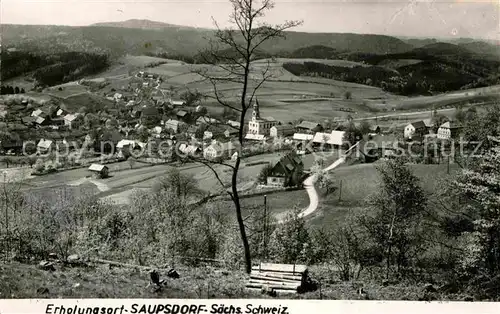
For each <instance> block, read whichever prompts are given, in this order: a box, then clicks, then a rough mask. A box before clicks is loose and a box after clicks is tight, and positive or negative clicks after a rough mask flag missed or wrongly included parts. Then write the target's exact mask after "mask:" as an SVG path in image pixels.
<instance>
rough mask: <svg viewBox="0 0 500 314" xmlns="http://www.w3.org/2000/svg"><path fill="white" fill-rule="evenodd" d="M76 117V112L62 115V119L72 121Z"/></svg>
mask: <svg viewBox="0 0 500 314" xmlns="http://www.w3.org/2000/svg"><path fill="white" fill-rule="evenodd" d="M77 117H78V113H75V114H67V115H65V116H64V117H63V119H64V120H66V121H69V122H72V121H74V120H75V119H76V118H77Z"/></svg>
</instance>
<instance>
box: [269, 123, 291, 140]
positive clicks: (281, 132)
mask: <svg viewBox="0 0 500 314" xmlns="http://www.w3.org/2000/svg"><path fill="white" fill-rule="evenodd" d="M294 133H295V127H294V126H293V125H291V124H284V125H275V126H273V127H271V130H270V131H269V134H270V135H271V137H285V136H290V135H293V134H294Z"/></svg>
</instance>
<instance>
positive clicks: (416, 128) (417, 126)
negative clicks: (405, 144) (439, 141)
mask: <svg viewBox="0 0 500 314" xmlns="http://www.w3.org/2000/svg"><path fill="white" fill-rule="evenodd" d="M428 133H429V129H428V127H427V125H426V124H425V122H424V121H422V120H420V121H415V122H412V123H410V124H408V125H407V126H406V127H405V129H404V137H405V138H406V139H412V138H415V137H416V138H423V137H424V136H425V135H426V134H428Z"/></svg>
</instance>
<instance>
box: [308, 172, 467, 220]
mask: <svg viewBox="0 0 500 314" xmlns="http://www.w3.org/2000/svg"><path fill="white" fill-rule="evenodd" d="M376 165H377V163H375V164H359V165H352V166H341V167H339V168H337V169H335V170H334V171H333V172H332V177H333V180H334V181H335V182H336V186H337V187H340V182H342V194H341V200H339V193H340V192H339V189H337V190H336V191H335V192H333V193H332V194H330V195H328V196H327V197H323V198H322V199H320V206H319V208H318V210H317V211H316V212H315V213H314V214H312V216H311V218H310V220H309V223H310V224H311V225H313V226H316V227H328V226H335V225H339V224H342V223H344V222H345V221H346V219H347V217H348V216H349V215H351V214H356V213H360V212H362V211H364V210H366V207H365V206H364V202H365V200H366V198H367V197H368V196H369V195H372V194H374V193H376V192H377V191H378V190H379V185H380V182H379V174H378V171H377V169H376ZM410 168H411V169H412V170H413V173H414V174H415V175H416V176H417V177H418V178H419V179H420V185H421V186H422V188H423V189H424V191H426V192H427V193H428V194H429V195H430V194H432V193H434V192H435V191H436V190H437V189H439V188H440V184H441V180H446V179H448V178H453V176H455V175H456V174H457V172H458V171H459V170H460V168H459V166H458V165H457V164H450V174H449V175H448V174H447V165H446V164H440V165H424V164H416V165H411V166H410Z"/></svg>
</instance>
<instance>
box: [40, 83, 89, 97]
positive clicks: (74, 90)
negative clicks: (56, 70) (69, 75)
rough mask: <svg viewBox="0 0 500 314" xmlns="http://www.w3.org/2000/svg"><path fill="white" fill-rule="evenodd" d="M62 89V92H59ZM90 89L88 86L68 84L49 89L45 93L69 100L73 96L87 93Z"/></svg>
mask: <svg viewBox="0 0 500 314" xmlns="http://www.w3.org/2000/svg"><path fill="white" fill-rule="evenodd" d="M59 88H61V89H62V90H59ZM87 91H88V88H87V87H86V86H83V85H80V84H77V83H76V82H72V83H66V84H62V85H58V86H53V87H50V88H48V89H47V90H46V91H45V93H46V94H48V95H51V96H54V97H58V98H68V97H70V96H73V95H78V94H81V93H86V92H87Z"/></svg>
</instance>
